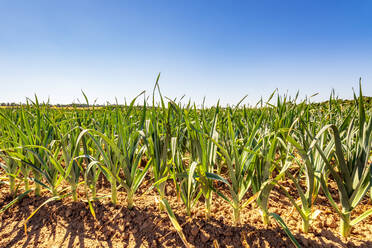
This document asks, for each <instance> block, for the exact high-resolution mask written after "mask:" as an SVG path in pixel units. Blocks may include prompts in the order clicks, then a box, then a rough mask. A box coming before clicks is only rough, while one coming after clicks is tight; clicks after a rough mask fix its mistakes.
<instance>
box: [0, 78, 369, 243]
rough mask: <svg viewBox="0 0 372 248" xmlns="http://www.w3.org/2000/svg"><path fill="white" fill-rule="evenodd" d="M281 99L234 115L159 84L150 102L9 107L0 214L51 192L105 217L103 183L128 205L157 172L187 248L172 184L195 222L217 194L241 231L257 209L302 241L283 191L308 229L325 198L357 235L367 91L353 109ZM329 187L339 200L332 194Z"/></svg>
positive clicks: (2, 139) (0, 154)
mask: <svg viewBox="0 0 372 248" xmlns="http://www.w3.org/2000/svg"><path fill="white" fill-rule="evenodd" d="M158 79H159V78H158ZM155 95H158V96H159V99H160V102H159V103H158V104H157V103H156V102H155ZM274 95H275V94H274V93H273V94H272V95H271V96H270V98H269V99H268V101H267V102H264V101H262V100H261V102H260V103H259V104H258V105H257V106H256V107H254V108H252V107H251V108H249V107H247V106H241V102H242V101H240V102H239V103H238V104H237V105H236V106H234V107H226V108H222V107H220V106H219V104H218V103H217V105H216V106H215V107H211V108H206V107H204V106H202V107H201V108H197V107H196V105H195V104H193V103H191V102H188V103H187V104H181V102H178V103H177V102H176V101H175V100H170V99H168V98H164V97H163V96H162V95H161V92H160V89H159V85H158V84H156V86H155V88H154V92H153V98H152V105H151V106H148V105H149V103H148V99H147V98H146V97H145V94H144V92H142V93H141V94H140V95H138V96H137V97H136V98H134V99H133V100H132V101H131V102H130V104H128V105H125V106H122V105H110V106H106V107H99V108H95V105H89V101H88V99H87V98H86V96H85V95H84V97H85V99H86V105H87V106H88V107H86V108H77V107H75V108H69V109H64V108H53V107H52V106H50V105H48V104H44V103H43V104H41V103H39V101H38V99H37V97H36V96H35V100H33V101H32V100H28V102H27V104H25V105H22V106H20V107H19V108H16V109H12V108H3V109H0V149H1V150H0V158H1V160H0V166H1V168H2V169H3V172H5V175H6V177H7V179H4V178H2V179H1V180H3V181H6V183H7V184H8V185H9V190H10V192H9V193H10V194H11V195H13V196H14V201H12V202H11V203H10V204H8V205H7V206H5V207H4V208H3V209H1V210H0V212H1V211H5V209H6V208H9V207H10V206H11V204H13V203H15V202H16V201H17V199H20V197H23V196H24V195H26V194H29V193H31V192H33V193H34V194H35V195H40V193H41V191H42V190H46V191H49V192H50V196H51V198H50V199H49V200H48V202H49V201H51V200H58V199H62V198H64V197H72V199H73V200H74V201H78V200H79V199H78V194H77V189H78V187H81V188H83V189H84V191H85V197H86V199H87V200H88V203H89V207H90V210H91V212H92V214H93V216H95V213H94V204H93V203H94V201H96V200H98V199H99V196H98V195H97V189H96V188H97V183H98V179H99V178H100V177H104V178H105V179H106V180H107V181H108V182H109V183H110V185H111V194H110V197H111V201H112V203H113V204H116V203H117V192H118V190H120V189H121V190H123V191H125V192H126V196H127V206H128V208H129V209H130V208H132V207H133V206H134V205H135V199H136V197H135V196H136V194H137V190H138V188H139V187H140V186H141V184H142V182H143V181H144V178H145V177H146V175H149V176H151V179H152V187H151V188H154V189H156V190H157V192H158V203H159V208H160V210H162V211H166V212H167V213H168V214H169V217H170V218H171V221H172V223H173V224H174V226H175V227H176V229H177V231H178V233H179V234H180V237H181V239H182V240H183V241H184V243H185V244H186V245H187V241H186V239H185V237H184V235H183V234H182V228H181V227H180V225H179V224H178V223H177V220H176V218H175V216H174V214H173V212H172V209H171V207H170V206H169V204H168V202H167V194H166V190H165V184H166V183H167V181H168V182H169V181H170V182H171V183H172V184H173V185H174V187H175V189H176V192H177V196H178V199H179V200H180V201H182V202H183V203H184V205H185V213H186V214H187V215H188V216H190V215H191V214H192V213H193V211H192V209H193V207H194V206H195V204H196V202H197V201H203V202H204V203H205V217H206V218H209V217H210V216H211V206H212V204H213V198H215V197H221V198H222V199H224V200H225V201H226V202H228V204H229V205H230V206H231V209H232V216H233V220H234V223H235V224H236V225H239V224H240V212H241V210H242V209H243V208H245V207H246V206H247V205H249V204H255V206H256V207H257V209H258V210H259V211H260V213H261V215H262V221H263V223H265V224H266V225H269V224H270V218H269V217H270V216H271V217H273V218H274V219H275V220H276V221H278V223H279V224H280V225H282V226H283V228H284V230H285V231H286V232H287V234H288V235H289V236H290V237H291V239H292V240H293V242H294V244H295V245H298V243H297V241H296V240H295V239H294V237H293V236H292V235H291V233H290V231H289V230H288V228H287V227H286V225H285V223H284V222H283V220H282V219H281V218H280V216H278V215H277V214H275V213H270V212H269V211H268V201H269V198H270V193H271V190H272V189H273V188H274V187H279V188H280V189H281V190H282V191H283V192H284V193H285V195H286V196H287V197H288V199H289V201H290V202H291V203H292V204H293V206H294V208H295V209H296V210H297V211H298V212H299V214H300V216H301V219H302V223H303V225H302V226H303V232H304V233H307V232H308V231H309V227H310V226H311V223H312V220H313V219H314V218H316V216H317V215H318V214H319V212H318V211H316V208H315V205H316V199H317V196H318V194H319V193H320V192H321V191H322V192H323V194H324V195H325V196H326V197H327V198H328V200H329V202H330V204H331V205H332V207H333V208H334V211H335V212H336V213H337V214H338V215H339V216H340V224H339V226H340V234H341V235H342V236H343V237H345V238H346V237H348V236H349V235H350V232H351V228H352V227H353V226H354V225H356V224H357V223H358V222H360V221H362V220H363V219H365V218H366V217H367V216H369V215H370V214H372V209H369V210H367V211H366V212H364V213H363V214H361V215H360V216H358V217H356V218H354V219H351V213H352V211H353V209H354V208H355V207H356V206H357V205H358V204H359V203H360V202H361V200H362V199H363V197H364V196H365V195H366V194H367V193H368V190H370V188H371V180H372V172H371V144H372V118H371V109H372V108H371V106H369V105H366V103H364V101H363V99H364V98H363V96H362V91H361V90H360V93H359V96H358V97H357V96H356V95H355V94H354V96H355V100H354V103H353V104H351V103H348V104H347V105H343V104H342V103H341V102H340V101H338V100H337V99H335V97H334V96H333V95H331V97H330V99H329V101H328V102H327V103H323V104H309V101H308V100H305V101H303V102H300V103H296V102H297V96H296V98H294V99H291V98H289V97H287V96H280V95H279V94H278V96H277V99H276V104H272V103H270V102H273V101H274V99H275V98H274ZM142 96H143V102H142V101H140V100H139V99H141V97H142ZM284 180H290V181H291V182H292V183H293V184H294V186H295V188H296V191H297V192H296V193H297V195H298V196H299V198H298V199H295V198H294V197H293V194H291V193H292V192H288V191H287V189H286V188H285V187H283V186H282V182H283V181H284ZM331 181H334V182H335V183H336V185H337V189H338V193H339V199H340V200H339V202H337V201H336V200H335V199H334V196H333V195H332V194H331V193H330V190H329V183H330V182H331ZM30 182H32V184H30ZM66 185H68V187H66ZM221 185H224V187H221ZM31 186H32V188H31ZM222 188H224V190H221V189H222ZM226 189H227V190H226ZM40 207H41V206H40ZM36 211H37V210H36ZM33 214H34V213H33ZM30 217H31V216H30Z"/></svg>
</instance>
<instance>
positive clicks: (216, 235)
mask: <svg viewBox="0 0 372 248" xmlns="http://www.w3.org/2000/svg"><path fill="white" fill-rule="evenodd" d="M0 174H1V173H0ZM284 186H285V187H287V188H288V189H293V186H292V185H291V184H290V183H284ZM148 187H149V184H146V182H145V184H144V185H143V187H142V188H141V189H140V190H139V192H138V193H139V194H138V195H140V194H142V193H144V192H145V191H146V189H147V188H148ZM108 188H109V187H107V183H106V185H105V183H103V185H102V188H100V189H99V193H100V194H101V195H102V194H108V193H109V191H108ZM7 192H8V186H7V185H5V184H0V209H1V208H2V207H3V206H5V205H6V204H7V203H9V202H10V201H11V198H10V197H9V196H7ZM291 192H294V190H292V191H291ZM79 193H80V197H81V198H80V199H81V201H79V202H72V200H71V199H69V198H65V199H63V200H60V201H55V202H51V203H48V204H46V205H45V206H43V207H42V208H41V209H40V210H39V211H38V212H37V213H36V214H35V215H34V216H33V217H32V218H31V219H30V220H29V221H28V222H27V235H26V234H25V230H24V223H25V219H26V218H27V217H28V216H29V215H30V214H31V213H32V212H33V210H35V209H36V208H37V207H38V206H40V204H42V203H43V202H44V201H45V200H46V199H48V198H47V194H46V193H44V196H42V197H34V196H29V197H25V198H23V199H22V200H20V201H19V202H18V203H17V204H15V205H14V206H13V207H12V208H10V209H8V210H7V211H6V212H4V213H2V214H0V247H81V248H84V247H182V246H183V245H182V242H181V239H180V238H179V237H178V235H177V233H176V232H175V229H174V228H173V226H172V224H171V222H170V221H169V219H168V216H167V214H166V213H162V212H160V211H159V210H158V208H157V205H156V203H155V199H154V198H155V196H156V192H155V191H151V192H148V193H145V194H144V195H142V196H140V197H137V198H136V199H135V203H136V207H135V208H134V209H132V210H128V209H127V208H126V202H125V199H126V196H125V193H124V192H122V191H119V193H118V202H119V203H118V205H117V206H113V205H112V204H111V203H110V199H109V198H104V199H102V200H100V201H99V202H96V203H94V208H95V213H96V215H97V220H94V218H93V217H92V215H91V214H90V212H89V207H88V203H86V202H83V200H84V194H83V192H79ZM167 193H168V201H169V202H170V204H171V206H172V208H173V209H174V211H175V214H176V216H177V219H178V221H179V223H180V224H181V226H182V228H183V232H184V233H185V236H186V239H187V241H188V242H189V243H190V244H191V245H193V246H195V247H292V243H291V242H290V240H289V238H288V237H287V236H286V234H285V233H284V231H283V230H282V229H281V228H280V227H279V226H278V225H277V224H276V222H275V221H274V220H273V219H272V220H271V226H270V227H265V226H264V225H263V224H262V222H261V217H260V214H259V212H258V210H257V208H255V207H254V206H248V207H247V208H245V209H244V210H243V211H242V213H241V222H242V224H241V225H240V226H238V227H236V226H234V225H233V224H232V219H231V215H232V213H231V209H230V207H229V205H227V203H225V202H224V201H223V200H222V199H221V198H217V197H214V204H213V214H212V218H211V219H210V220H208V221H206V220H205V219H204V205H203V203H202V202H199V203H198V204H197V206H196V207H195V209H194V211H193V216H192V218H191V219H190V218H187V217H186V216H185V212H184V211H185V208H184V205H183V204H182V203H181V202H178V201H177V198H176V196H175V192H174V190H173V187H172V186H171V184H170V183H169V186H167ZM334 193H337V192H334ZM294 195H295V194H294ZM371 207H372V204H370V203H368V199H367V198H366V199H364V200H363V202H362V203H361V204H360V206H359V207H358V208H357V209H356V210H355V212H354V214H353V216H356V215H358V214H360V213H362V212H363V211H365V210H367V209H369V208H371ZM316 209H320V210H321V214H320V215H319V216H318V218H317V219H316V220H315V221H314V223H313V224H312V225H311V227H312V228H311V230H310V232H309V234H307V235H304V234H302V232H301V220H300V217H299V214H298V213H297V212H296V210H295V209H293V207H292V206H291V205H290V203H289V201H288V200H287V198H286V197H285V196H284V194H282V193H281V192H280V190H279V189H277V188H275V189H274V190H273V191H272V195H271V198H270V209H269V210H270V212H275V213H277V214H279V215H280V216H281V217H282V218H283V219H284V221H285V222H286V223H287V225H288V226H289V228H290V229H291V230H292V233H293V234H294V235H295V237H296V239H297V240H298V241H299V242H300V244H301V245H302V246H303V247H372V216H370V217H369V218H367V219H365V220H364V221H363V222H361V223H359V224H358V225H357V226H356V227H355V228H354V229H353V231H352V234H351V236H350V238H349V239H348V240H347V241H346V240H343V239H342V238H341V237H340V235H339V234H338V221H339V217H338V216H337V215H335V214H334V211H333V210H332V208H331V207H330V206H329V204H328V202H327V200H326V199H325V198H324V197H323V196H320V197H319V199H318V201H317V205H316Z"/></svg>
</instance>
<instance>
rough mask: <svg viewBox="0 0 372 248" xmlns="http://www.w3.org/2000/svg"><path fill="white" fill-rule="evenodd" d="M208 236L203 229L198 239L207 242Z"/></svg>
mask: <svg viewBox="0 0 372 248" xmlns="http://www.w3.org/2000/svg"><path fill="white" fill-rule="evenodd" d="M209 238H210V235H209V233H207V232H205V231H201V235H200V239H201V241H202V242H203V243H205V242H207V241H208V240H209Z"/></svg>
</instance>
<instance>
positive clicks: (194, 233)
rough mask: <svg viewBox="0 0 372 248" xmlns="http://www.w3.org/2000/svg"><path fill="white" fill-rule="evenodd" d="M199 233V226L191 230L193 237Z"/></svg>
mask: <svg viewBox="0 0 372 248" xmlns="http://www.w3.org/2000/svg"><path fill="white" fill-rule="evenodd" d="M198 232H199V227H197V226H194V227H193V228H191V235H192V236H196V235H197V234H198Z"/></svg>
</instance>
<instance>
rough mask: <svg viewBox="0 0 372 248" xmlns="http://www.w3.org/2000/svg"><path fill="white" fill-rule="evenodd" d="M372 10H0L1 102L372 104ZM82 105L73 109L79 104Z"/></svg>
mask: <svg viewBox="0 0 372 248" xmlns="http://www.w3.org/2000/svg"><path fill="white" fill-rule="evenodd" d="M371 13H372V1H369V0H358V1H350V0H348V1H341V0H334V1H327V0H322V1H315V0H312V1H302V0H296V1H287V0H285V1H279V0H271V1H269V0H256V1H248V0H247V1H229V0H225V1H219V0H213V1H203V0H195V1H191V0H187V1H181V0H169V1H164V0H157V1H150V0H148V1H145V0H143V1H141V0H136V1H124V0H122V1H103V0H101V1H93V0H87V1H79V0H74V1H67V0H63V1H50V0H45V1H39V0H33V1H29V0H24V1H16V0H0V86H1V93H0V102H20V101H24V100H25V97H32V96H33V94H34V93H36V94H37V95H38V96H39V98H41V99H42V100H47V98H48V97H50V99H51V102H52V103H71V102H72V101H74V100H75V99H77V98H79V99H82V95H81V93H80V90H81V89H82V90H84V91H85V92H86V94H87V95H88V97H89V98H90V99H91V100H93V99H97V100H98V102H99V103H103V102H105V101H110V102H113V101H114V97H115V96H116V97H117V98H118V100H119V102H123V99H124V97H127V98H131V97H133V96H135V95H136V94H137V93H140V92H141V91H142V90H146V91H147V92H151V90H152V87H153V85H154V82H155V79H156V76H157V74H158V73H159V72H161V79H160V86H161V89H162V91H163V94H165V95H166V96H169V97H171V98H174V97H180V96H182V95H184V94H185V95H186V98H191V99H192V100H195V101H196V102H201V101H202V99H203V97H204V96H205V97H206V101H207V103H208V104H214V103H216V102H217V100H218V99H221V102H222V104H234V103H236V102H238V101H239V99H240V98H241V97H243V96H244V95H245V94H248V99H247V101H246V103H251V104H254V103H255V102H256V101H257V100H259V98H260V97H261V96H263V97H264V98H265V97H267V96H268V95H270V94H271V92H272V91H274V90H275V88H278V89H279V92H280V93H286V92H288V93H289V94H290V95H292V96H293V95H295V93H296V91H297V90H300V93H301V96H302V97H303V96H305V95H312V94H314V93H317V92H318V93H319V95H318V96H317V97H316V98H315V99H314V100H318V101H319V100H323V99H326V98H328V96H329V94H330V92H331V90H332V89H333V88H334V89H335V91H336V93H337V94H338V95H339V96H340V97H342V98H351V97H352V88H353V87H354V88H357V87H358V78H359V77H362V79H363V88H364V93H365V95H369V96H371V95H372V14H371ZM75 101H76V100H75Z"/></svg>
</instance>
